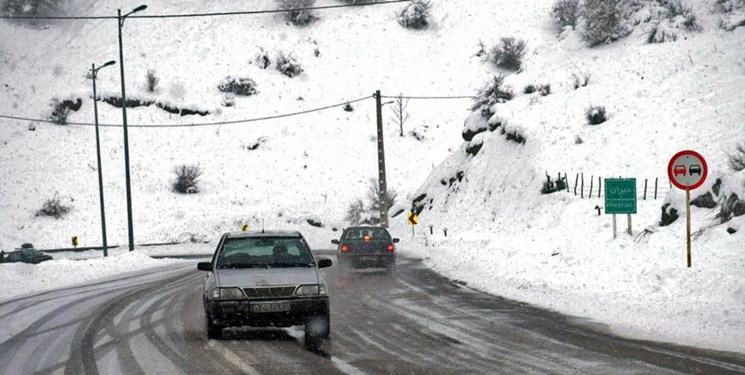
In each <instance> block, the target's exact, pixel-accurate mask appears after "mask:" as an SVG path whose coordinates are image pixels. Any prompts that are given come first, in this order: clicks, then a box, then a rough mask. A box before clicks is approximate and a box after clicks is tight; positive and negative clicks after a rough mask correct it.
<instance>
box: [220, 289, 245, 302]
mask: <svg viewBox="0 0 745 375" xmlns="http://www.w3.org/2000/svg"><path fill="white" fill-rule="evenodd" d="M243 296H244V294H243V291H242V290H241V289H240V288H215V289H212V298H219V299H231V298H243Z"/></svg>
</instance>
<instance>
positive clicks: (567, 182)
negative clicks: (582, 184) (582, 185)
mask: <svg viewBox="0 0 745 375" xmlns="http://www.w3.org/2000/svg"><path fill="white" fill-rule="evenodd" d="M564 182H566V184H567V193H568V192H569V178H567V173H566V172H564Z"/></svg>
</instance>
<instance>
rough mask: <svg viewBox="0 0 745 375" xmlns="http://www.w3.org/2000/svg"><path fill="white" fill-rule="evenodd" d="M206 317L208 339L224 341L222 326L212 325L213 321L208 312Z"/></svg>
mask: <svg viewBox="0 0 745 375" xmlns="http://www.w3.org/2000/svg"><path fill="white" fill-rule="evenodd" d="M205 315H206V316H207V319H206V321H207V339H209V340H222V326H220V325H217V324H214V323H212V319H211V318H210V316H209V314H208V313H207V312H206V311H205Z"/></svg>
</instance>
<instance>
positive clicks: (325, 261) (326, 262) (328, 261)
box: [318, 258, 333, 268]
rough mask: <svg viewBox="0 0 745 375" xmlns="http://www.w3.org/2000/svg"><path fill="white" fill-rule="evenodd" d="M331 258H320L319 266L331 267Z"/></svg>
mask: <svg viewBox="0 0 745 375" xmlns="http://www.w3.org/2000/svg"><path fill="white" fill-rule="evenodd" d="M331 264H333V263H332V262H331V259H327V258H323V259H319V260H318V268H328V267H331Z"/></svg>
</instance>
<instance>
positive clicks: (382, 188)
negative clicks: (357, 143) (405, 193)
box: [375, 90, 388, 228]
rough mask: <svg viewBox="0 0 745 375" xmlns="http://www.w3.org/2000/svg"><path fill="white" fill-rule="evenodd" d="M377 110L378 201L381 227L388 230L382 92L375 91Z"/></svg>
mask: <svg viewBox="0 0 745 375" xmlns="http://www.w3.org/2000/svg"><path fill="white" fill-rule="evenodd" d="M375 108H376V110H377V117H378V118H377V120H378V121H377V123H378V183H379V186H378V190H379V192H378V194H379V196H378V199H379V200H380V225H381V226H382V227H383V228H388V197H387V194H388V187H387V184H386V181H385V148H384V147H383V105H382V104H381V103H380V90H376V91H375Z"/></svg>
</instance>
